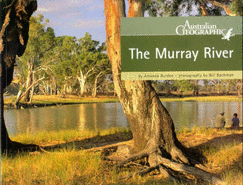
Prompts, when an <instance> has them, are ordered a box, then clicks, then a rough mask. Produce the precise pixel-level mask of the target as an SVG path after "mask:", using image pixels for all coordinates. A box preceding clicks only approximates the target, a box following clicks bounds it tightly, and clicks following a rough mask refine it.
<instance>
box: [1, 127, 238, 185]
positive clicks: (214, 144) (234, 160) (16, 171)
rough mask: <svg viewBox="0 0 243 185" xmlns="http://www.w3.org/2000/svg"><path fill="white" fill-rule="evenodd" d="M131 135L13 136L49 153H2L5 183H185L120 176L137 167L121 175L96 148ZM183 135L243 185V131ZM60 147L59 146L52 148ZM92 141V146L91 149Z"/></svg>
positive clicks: (212, 168)
mask: <svg viewBox="0 0 243 185" xmlns="http://www.w3.org/2000/svg"><path fill="white" fill-rule="evenodd" d="M130 138H131V133H130V131H129V130H127V129H117V128H114V129H110V130H105V131H102V132H80V133H79V132H75V131H65V132H58V133H52V132H51V133H48V132H45V133H40V134H38V135H35V136H34V135H29V134H27V135H19V136H16V137H14V138H12V139H13V140H18V141H21V142H24V143H36V144H40V145H42V146H44V147H46V149H48V147H49V153H41V154H40V153H32V154H17V155H16V156H15V157H7V156H3V158H2V178H3V183H2V184H21V185H22V184H24V185H32V184H33V185H34V184H48V185H49V184H50V185H52V184H53V185H56V184H183V183H178V182H177V183H173V182H170V181H168V180H167V179H163V178H162V177H161V176H160V175H158V174H157V173H156V172H151V174H149V175H146V176H144V177H140V176H134V177H132V178H131V179H128V180H126V179H121V177H123V176H125V175H127V174H128V173H130V172H132V171H135V170H136V168H137V167H136V168H124V169H123V170H122V171H121V172H119V173H118V172H117V171H116V170H114V169H113V165H112V164H110V163H107V162H105V161H103V160H101V158H100V155H101V154H100V149H99V148H97V147H99V146H102V147H105V146H108V145H110V144H112V143H113V144H114V143H117V142H119V141H120V142H121V141H126V143H129V142H131V141H127V140H129V139H130ZM178 138H179V140H180V141H181V142H182V143H183V144H184V145H186V146H187V147H192V148H197V149H199V150H201V151H202V152H203V154H204V155H205V156H206V157H207V163H206V164H205V165H206V168H207V169H208V171H209V172H211V173H214V174H215V175H217V176H219V177H220V178H221V179H223V180H224V181H226V183H227V184H234V185H240V184H242V181H241V180H242V131H231V130H226V129H225V130H216V129H195V128H194V129H192V130H191V131H188V130H187V129H184V130H183V131H181V132H180V133H178ZM102 143H103V145H101V144H102ZM57 145H58V146H59V147H58V148H57V147H53V146H57ZM87 145H89V146H90V147H89V148H87V149H86V147H85V146H87ZM50 148H51V150H50ZM236 177H237V178H236ZM184 184H186V183H184Z"/></svg>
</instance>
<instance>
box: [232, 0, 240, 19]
mask: <svg viewBox="0 0 243 185" xmlns="http://www.w3.org/2000/svg"><path fill="white" fill-rule="evenodd" d="M230 10H231V11H232V12H233V13H235V14H236V15H238V16H242V10H243V5H242V0H233V2H232V3H231V5H230Z"/></svg>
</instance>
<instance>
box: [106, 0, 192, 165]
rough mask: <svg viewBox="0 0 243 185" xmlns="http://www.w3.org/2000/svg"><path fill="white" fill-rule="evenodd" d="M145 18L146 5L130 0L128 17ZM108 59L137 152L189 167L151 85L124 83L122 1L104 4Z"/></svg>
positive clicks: (172, 125) (164, 110) (123, 9)
mask: <svg viewBox="0 0 243 185" xmlns="http://www.w3.org/2000/svg"><path fill="white" fill-rule="evenodd" d="M143 14H144V1H139V0H130V1H129V12H128V17H135V16H136V17H138V16H143ZM105 15H106V30H107V31H106V33H107V46H108V55H109V59H110V61H111V64H112V71H113V78H114V85H115V90H116V93H117V95H118V97H119V99H120V102H121V104H122V107H123V110H124V112H125V115H126V117H127V118H128V121H129V123H130V126H131V130H132V133H133V138H134V149H135V151H137V152H139V151H142V150H145V149H146V150H150V151H152V150H155V149H159V150H160V151H161V152H162V153H163V155H164V156H166V157H170V158H172V159H175V160H177V161H178V160H181V161H183V162H185V163H188V160H187V157H185V155H184V153H183V151H184V150H185V149H184V147H183V146H182V145H181V144H180V142H179V141H178V139H177V137H176V133H175V128H174V124H173V121H172V119H171V117H170V115H169V113H168V111H167V110H166V109H165V108H164V106H163V105H162V103H161V101H160V99H159V97H158V96H157V94H156V92H155V90H154V88H153V87H152V85H151V82H150V81H128V80H126V81H121V76H120V72H121V71H120V68H121V48H120V18H121V17H124V16H125V6H124V1H123V0H116V1H113V0H105Z"/></svg>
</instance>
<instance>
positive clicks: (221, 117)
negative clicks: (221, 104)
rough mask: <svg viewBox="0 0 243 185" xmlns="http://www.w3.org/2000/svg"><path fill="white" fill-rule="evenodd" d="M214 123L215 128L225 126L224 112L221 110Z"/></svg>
mask: <svg viewBox="0 0 243 185" xmlns="http://www.w3.org/2000/svg"><path fill="white" fill-rule="evenodd" d="M215 123H216V127H217V128H224V126H225V117H224V112H221V113H220V115H218V116H217V117H216V120H215Z"/></svg>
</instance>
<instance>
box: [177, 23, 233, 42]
mask: <svg viewBox="0 0 243 185" xmlns="http://www.w3.org/2000/svg"><path fill="white" fill-rule="evenodd" d="M226 30H227V29H218V28H217V26H216V25H210V24H209V23H207V22H205V24H202V25H200V24H190V23H189V21H188V20H186V22H185V24H184V25H179V26H177V28H176V33H177V35H222V36H223V38H222V39H226V40H228V41H229V38H230V37H232V36H234V34H232V31H233V28H230V29H229V30H228V31H226ZM225 32H226V33H225Z"/></svg>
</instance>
